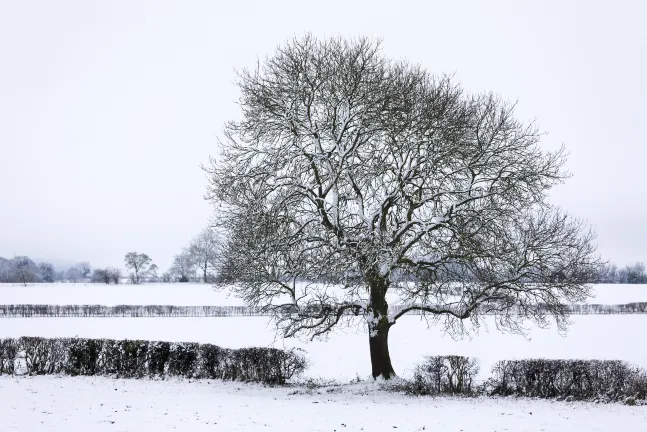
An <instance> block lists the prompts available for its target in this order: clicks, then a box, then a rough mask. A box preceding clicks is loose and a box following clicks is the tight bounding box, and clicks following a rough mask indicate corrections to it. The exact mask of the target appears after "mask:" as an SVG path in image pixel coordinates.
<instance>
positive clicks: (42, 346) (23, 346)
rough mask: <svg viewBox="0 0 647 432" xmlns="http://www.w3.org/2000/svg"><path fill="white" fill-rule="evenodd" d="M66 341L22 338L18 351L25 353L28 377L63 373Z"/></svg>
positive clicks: (65, 359) (65, 358)
mask: <svg viewBox="0 0 647 432" xmlns="http://www.w3.org/2000/svg"><path fill="white" fill-rule="evenodd" d="M67 345H69V343H68V340H67V339H45V338H40V337H22V338H20V339H19V346H20V350H24V352H25V365H26V367H27V373H29V374H30V375H50V374H57V373H61V372H63V368H64V365H65V364H67V360H68V356H67Z"/></svg>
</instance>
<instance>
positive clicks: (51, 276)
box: [38, 262, 56, 283]
mask: <svg viewBox="0 0 647 432" xmlns="http://www.w3.org/2000/svg"><path fill="white" fill-rule="evenodd" d="M38 270H39V273H40V278H41V280H42V281H43V282H47V283H52V282H54V280H55V279H56V270H55V269H54V265H53V264H51V263H47V262H42V263H40V265H39V266H38Z"/></svg>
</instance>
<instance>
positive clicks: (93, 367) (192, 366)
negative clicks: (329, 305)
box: [0, 337, 307, 384]
mask: <svg viewBox="0 0 647 432" xmlns="http://www.w3.org/2000/svg"><path fill="white" fill-rule="evenodd" d="M20 365H23V366H22V367H23V368H24V372H25V373H28V374H34V375H41V374H59V373H63V374H69V375H108V376H116V377H124V378H141V377H165V376H182V377H186V378H211V379H224V380H237V381H252V382H262V383H267V384H284V383H285V382H286V380H288V379H290V378H292V377H293V376H295V375H297V374H299V373H301V372H303V371H304V370H305V368H306V366H307V361H306V359H305V357H304V356H303V355H301V354H300V353H298V352H295V351H284V350H279V349H275V348H242V349H226V348H221V347H218V346H215V345H210V344H197V343H171V342H149V341H143V340H111V339H78V338H72V339H46V338H40V337H23V338H20V339H4V340H0V373H1V374H13V373H17V372H18V371H19V369H20V368H21V366H20Z"/></svg>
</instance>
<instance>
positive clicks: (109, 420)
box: [0, 377, 647, 432]
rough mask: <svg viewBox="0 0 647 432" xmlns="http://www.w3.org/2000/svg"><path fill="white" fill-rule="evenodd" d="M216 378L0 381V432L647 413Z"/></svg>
mask: <svg viewBox="0 0 647 432" xmlns="http://www.w3.org/2000/svg"><path fill="white" fill-rule="evenodd" d="M292 391H293V390H292V389H289V388H273V389H271V388H261V387H257V386H250V385H243V384H239V383H222V382H215V381H211V382H208V381H198V382H195V381H194V382H190V381H149V380H111V379H108V378H90V377H76V378H71V377H63V378H57V377H34V378H26V377H21V378H9V377H0V397H2V400H3V403H2V404H0V419H2V423H1V425H2V426H1V427H2V428H3V430H21V431H30V432H36V431H49V430H64V431H68V432H85V431H97V432H101V431H111V432H113V431H140V430H141V431H144V430H154V431H157V432H161V431H170V430H183V431H192V432H200V431H214V430H218V431H273V430H276V431H282V432H283V431H335V430H336V431H361V430H365V431H371V432H379V431H394V430H395V431H423V430H425V431H447V432H453V431H464V432H473V431H479V432H488V431H504V430H508V431H528V432H535V431H536V432H539V431H545V432H559V431H575V430H580V431H605V432H606V431H609V430H622V431H638V430H644V427H645V424H647V407H628V406H624V405H617V404H610V405H594V404H588V403H577V402H573V403H565V402H561V403H560V402H551V401H543V400H533V399H452V398H428V397H417V398H413V397H406V396H402V395H396V394H390V393H385V392H381V391H375V392H372V393H369V394H365V395H358V394H352V393H347V392H342V393H326V392H323V394H314V395H294V394H293V395H291V394H290V393H292Z"/></svg>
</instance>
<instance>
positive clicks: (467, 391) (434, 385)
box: [405, 355, 479, 395]
mask: <svg viewBox="0 0 647 432" xmlns="http://www.w3.org/2000/svg"><path fill="white" fill-rule="evenodd" d="M478 373H479V363H478V360H476V359H473V358H470V357H462V356H456V355H447V356H432V357H425V361H424V362H423V363H422V364H419V365H418V366H417V367H416V369H415V371H414V373H413V378H412V379H411V380H410V381H409V382H408V383H406V385H405V390H406V391H407V392H409V393H412V394H416V395H440V394H451V395H458V394H462V395H473V394H475V393H476V388H475V378H476V376H477V375H478Z"/></svg>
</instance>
